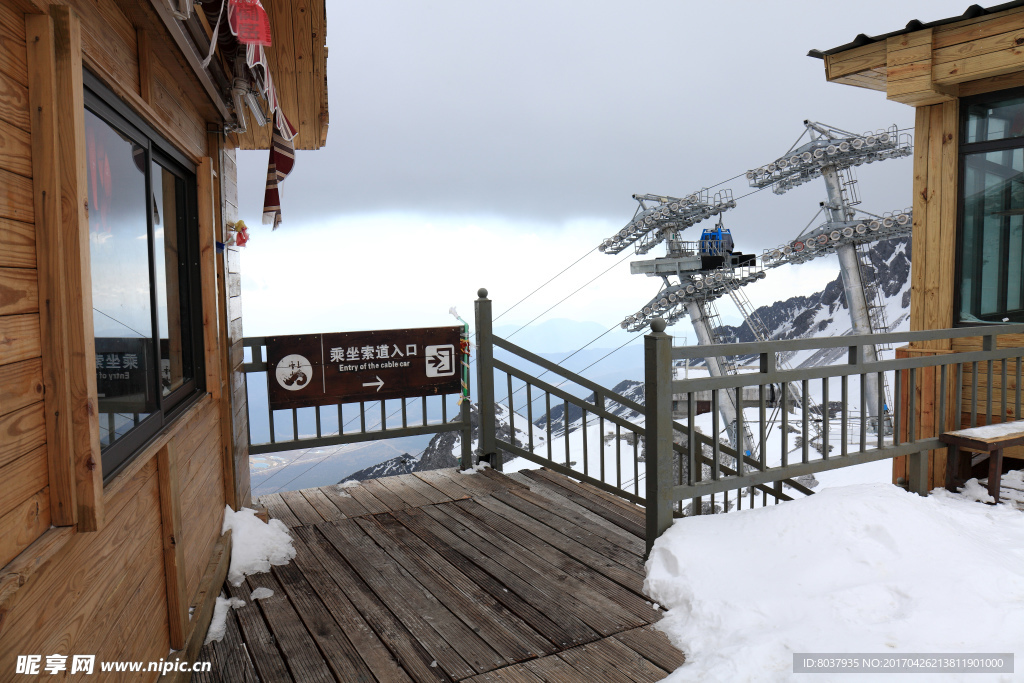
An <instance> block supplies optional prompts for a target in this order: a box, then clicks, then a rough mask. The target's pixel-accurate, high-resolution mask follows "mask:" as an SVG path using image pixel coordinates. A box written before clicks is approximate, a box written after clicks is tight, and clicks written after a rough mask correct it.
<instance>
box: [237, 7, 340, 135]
mask: <svg viewBox="0 0 1024 683" xmlns="http://www.w3.org/2000/svg"><path fill="white" fill-rule="evenodd" d="M262 3H263V7H264V9H266V11H267V16H268V17H269V18H270V30H271V34H272V35H273V45H271V46H270V47H268V48H266V55H267V62H268V63H269V65H270V74H271V77H272V78H273V79H274V86H275V87H276V88H277V95H278V98H279V99H280V101H281V106H282V108H283V110H284V114H285V116H287V117H288V120H289V121H290V122H291V124H292V126H294V127H295V129H296V130H297V131H298V133H297V134H296V135H295V139H294V140H293V141H292V142H293V144H294V146H295V149H306V150H311V149H320V148H321V147H323V146H324V145H326V144H327V126H328V123H329V116H328V110H327V10H326V6H325V0H262ZM271 133H272V126H271V125H270V124H269V123H268V124H267V125H265V126H262V127H261V126H257V125H255V123H254V122H253V121H252V120H251V117H250V121H249V126H248V130H247V131H246V132H245V133H243V134H240V135H238V136H237V137H238V147H239V149H270V138H271Z"/></svg>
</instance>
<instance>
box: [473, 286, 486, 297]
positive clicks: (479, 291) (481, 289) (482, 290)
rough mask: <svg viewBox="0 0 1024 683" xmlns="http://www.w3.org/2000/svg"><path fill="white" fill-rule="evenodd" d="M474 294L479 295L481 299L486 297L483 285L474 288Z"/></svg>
mask: <svg viewBox="0 0 1024 683" xmlns="http://www.w3.org/2000/svg"><path fill="white" fill-rule="evenodd" d="M476 295H477V296H478V297H480V298H481V299H486V298H487V290H486V289H484V288H483V287H481V288H480V289H478V290H476Z"/></svg>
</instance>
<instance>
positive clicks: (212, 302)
mask: <svg viewBox="0 0 1024 683" xmlns="http://www.w3.org/2000/svg"><path fill="white" fill-rule="evenodd" d="M263 7H265V8H266V14H265V15H263V14H260V13H261V12H262V11H263V10H262V9H260V8H259V2H256V1H255V0H229V1H225V2H222V1H221V0H207V2H206V3H205V4H195V5H193V3H192V1H191V0H184V1H181V0H53V1H52V2H51V0H0V681H8V680H13V679H18V680H20V679H21V676H19V675H17V674H16V670H17V668H18V667H19V666H21V667H22V668H25V667H27V666H29V665H30V664H31V661H30V660H29V659H26V658H27V657H31V656H36V657H39V656H41V662H40V661H39V659H36V660H35V662H36V663H37V666H38V667H39V669H40V673H42V674H43V675H46V674H47V672H46V670H45V669H44V667H45V666H46V664H47V657H48V656H50V655H54V654H59V655H63V656H65V657H66V658H67V659H66V662H65V663H64V666H65V667H66V668H65V669H63V670H59V669H58V673H59V677H54V678H53V679H54V680H63V679H65V678H70V679H74V680H79V679H81V678H83V674H82V673H81V672H78V673H75V674H74V675H72V673H71V668H72V660H71V656H73V655H76V654H77V655H95V657H96V663H95V667H96V671H95V674H94V675H97V674H99V666H100V662H101V661H107V662H109V661H118V660H121V661H125V660H127V661H140V662H150V661H153V662H157V661H159V660H174V659H194V658H195V656H196V654H197V652H198V648H199V646H201V645H202V639H203V637H204V635H205V633H206V629H207V626H208V624H209V622H210V618H211V614H212V608H213V602H214V598H215V597H216V595H217V593H218V592H219V590H220V586H221V585H222V583H223V580H224V575H225V573H226V571H227V560H228V557H229V553H230V538H227V537H222V535H221V526H222V520H223V514H224V507H225V504H227V505H229V506H231V507H232V508H236V509H237V508H238V507H240V506H242V505H248V504H250V494H249V470H248V453H247V428H246V406H245V379H244V375H243V374H242V373H241V371H240V366H241V362H242V328H241V306H240V297H239V294H240V283H239V273H238V262H239V258H238V251H237V247H235V246H232V245H231V244H230V243H231V241H232V240H231V239H230V237H231V236H232V233H231V232H229V231H228V229H227V226H228V225H229V224H233V223H234V221H235V220H236V218H237V212H238V210H237V186H236V149H239V148H241V149H269V148H270V146H271V131H272V129H281V130H282V131H283V132H282V135H283V138H282V139H281V141H280V142H281V144H280V145H277V148H278V151H282V150H283V151H284V152H285V156H287V152H288V148H290V147H291V148H296V149H307V150H314V149H318V148H320V147H322V146H323V145H324V144H325V143H326V137H327V126H328V116H327V89H326V57H327V50H326V47H325V42H326V33H325V25H326V10H325V4H324V0H291V1H289V2H284V0H274V1H273V2H271V1H270V0H263ZM218 17H220V19H221V20H220V21H219V22H218ZM263 17H268V18H269V29H270V36H269V37H270V38H271V40H270V45H258V44H256V43H259V42H262V43H264V44H265V43H266V42H267V40H266V38H267V37H268V36H266V35H265V30H264V29H265V28H266V24H265V23H262V18H263ZM218 24H219V25H218ZM215 27H216V34H217V36H218V38H216V39H214V40H216V44H217V50H216V51H215V52H214V53H213V57H212V59H211V60H210V61H209V63H208V64H207V65H204V64H203V60H204V58H205V57H206V56H207V55H208V54H209V52H210V50H209V47H210V44H211V42H212V41H211V36H213V35H214V32H215ZM261 31H262V32H261ZM254 36H255V37H254ZM250 103H251V104H250ZM275 105H276V106H275ZM243 111H244V114H245V115H246V119H247V120H246V122H245V125H246V126H247V128H246V130H245V132H242V131H241V130H240V127H241V126H242V125H243V122H242V120H241V118H242V117H241V114H242V112H243ZM263 119H269V120H270V122H269V123H266V125H264V126H259V125H257V124H258V123H259V122H260V121H261V120H263ZM289 128H290V130H288V129H289ZM292 132H294V137H293V138H292V139H291V141H290V143H289V142H288V141H287V140H286V139H284V138H287V137H288V136H289V135H291V133H292ZM272 158H273V155H272ZM277 170H278V172H279V174H278V175H280V171H281V165H280V164H279V165H278V167H277ZM225 243H228V244H227V245H226V246H225ZM172 651H177V652H176V653H175V652H172ZM19 658H21V659H19ZM130 676H131V680H154V679H156V678H157V676H158V674H157V673H146V674H143V675H141V676H140V675H139V674H131V675H130ZM184 677H186V678H187V674H185V675H184ZM47 678H48V679H49V678H50V677H49V676H47ZM115 679H116V676H113V675H104V676H102V677H101V678H98V679H97V680H115Z"/></svg>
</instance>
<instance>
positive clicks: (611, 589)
mask: <svg viewBox="0 0 1024 683" xmlns="http://www.w3.org/2000/svg"><path fill="white" fill-rule="evenodd" d="M260 500H261V502H262V503H263V504H264V505H266V506H267V508H268V510H269V512H270V514H271V516H273V517H275V518H278V519H281V520H282V521H283V522H284V523H285V524H286V525H287V526H289V527H290V530H291V533H292V535H293V538H294V544H295V549H296V553H297V554H296V557H295V559H294V561H293V562H292V563H290V564H288V565H285V566H279V567H274V568H273V570H272V572H271V573H269V574H258V575H255V576H251V577H249V579H247V582H246V584H243V586H241V587H240V588H234V587H228V588H229V592H230V593H231V594H232V595H236V596H237V597H240V598H242V599H243V600H246V602H247V604H246V605H245V606H244V607H242V608H240V609H238V610H235V611H233V612H232V613H231V614H230V615H229V629H230V627H231V626H230V625H231V624H234V628H235V631H234V633H235V639H234V640H232V635H231V634H230V633H229V635H228V637H227V638H225V641H224V642H223V643H216V644H211V645H210V646H208V647H207V649H206V650H204V652H205V653H207V654H208V655H209V659H210V661H211V662H213V664H214V671H212V672H210V673H209V674H205V675H203V676H198V677H197V678H196V680H197V681H199V682H200V683H215V682H216V681H222V680H223V681H226V680H243V681H245V683H248V682H249V681H252V680H255V679H256V677H257V676H258V677H259V680H263V681H275V682H276V681H292V680H295V681H299V680H301V681H307V680H308V681H323V682H325V683H326V682H329V681H339V682H346V683H347V682H348V681H365V682H366V683H421V682H425V683H456V682H459V681H466V682H470V683H485V682H488V683H491V682H493V683H583V682H587V683H590V682H595V683H600V682H601V681H604V682H605V683H649V682H653V681H658V680H661V679H662V678H664V677H665V676H666V675H667V674H668V672H669V671H672V670H674V669H675V668H676V667H678V666H679V665H681V664H682V662H683V656H682V653H680V652H678V650H676V649H675V648H674V647H672V646H671V644H670V643H669V642H668V640H667V638H665V636H664V635H663V634H662V633H660V632H659V631H656V630H654V629H653V628H651V626H650V623H651V622H653V621H656V620H657V619H659V618H660V616H661V613H660V612H659V611H658V610H656V609H654V607H653V606H652V605H651V603H650V602H649V601H648V599H647V598H646V597H645V596H644V595H643V578H644V569H643V550H644V542H643V539H642V537H641V536H640V535H639V534H638V532H642V530H643V529H642V527H643V517H642V508H638V507H636V506H633V505H632V504H629V503H619V502H618V501H615V500H609V499H608V498H607V494H605V493H604V492H603V491H598V490H596V489H591V488H588V487H586V486H582V485H580V484H579V483H578V482H574V481H572V480H570V479H567V478H565V477H561V475H557V474H555V473H552V472H548V471H544V472H536V471H533V472H526V473H523V474H516V475H514V476H513V477H509V476H506V475H504V474H502V473H499V472H494V471H490V470H483V471H476V472H474V473H472V474H463V473H460V472H458V471H457V470H454V469H452V470H444V471H434V472H417V473H414V474H407V475H399V476H396V477H388V478H384V479H379V480H369V481H365V482H360V483H359V484H358V485H356V486H347V487H345V488H340V487H338V486H323V487H319V488H312V489H304V490H301V491H290V492H286V493H280V494H270V495H266V496H263V497H262V498H261V499H260ZM257 586H265V587H269V588H271V589H272V590H274V591H275V595H274V596H273V597H272V598H268V599H267V600H263V601H258V602H256V603H252V602H250V601H249V590H250V589H254V588H256V587H257ZM247 651H248V654H247ZM236 666H237V667H239V668H238V670H237V675H236V676H235V677H234V678H232V677H231V673H230V672H231V671H232V668H233V667H236Z"/></svg>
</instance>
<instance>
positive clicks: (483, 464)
mask: <svg viewBox="0 0 1024 683" xmlns="http://www.w3.org/2000/svg"><path fill="white" fill-rule="evenodd" d="M490 466H491V464H490V463H489V462H487V461H486V460H481V461H480V462H478V463H477V464H475V465H472V466H470V467H467V468H466V469H464V470H459V474H476V473H477V472H482V471H484V470H486V469H487V468H488V467H490Z"/></svg>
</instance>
